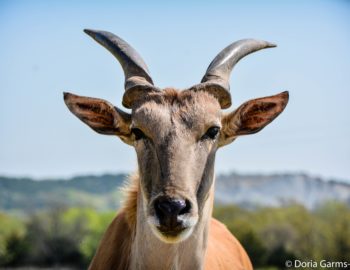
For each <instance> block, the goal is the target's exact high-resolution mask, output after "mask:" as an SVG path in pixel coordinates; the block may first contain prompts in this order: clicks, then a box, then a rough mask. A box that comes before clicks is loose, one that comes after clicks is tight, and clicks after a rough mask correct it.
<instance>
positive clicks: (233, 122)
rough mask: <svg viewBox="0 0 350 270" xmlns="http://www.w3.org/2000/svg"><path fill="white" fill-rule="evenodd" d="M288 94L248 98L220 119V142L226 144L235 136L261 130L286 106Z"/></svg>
mask: <svg viewBox="0 0 350 270" xmlns="http://www.w3.org/2000/svg"><path fill="white" fill-rule="evenodd" d="M288 98H289V94H288V92H287V91H285V92H282V93H280V94H277V95H274V96H269V97H263V98H258V99H253V100H249V101H247V102H245V103H243V104H242V105H241V106H240V107H239V108H238V109H237V110H235V111H233V112H232V113H229V114H228V115H225V116H224V118H223V120H222V126H223V127H222V132H221V140H222V142H221V144H222V145H224V144H227V143H229V142H230V141H232V140H234V139H235V138H236V137H237V136H241V135H248V134H253V133H256V132H258V131H260V130H262V129H263V128H264V127H265V126H267V125H268V124H269V123H271V122H272V121H273V120H274V119H275V118H276V117H277V116H278V115H279V114H280V113H281V112H282V111H283V110H284V108H285V107H286V106H287V103H288Z"/></svg>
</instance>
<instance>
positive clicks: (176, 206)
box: [154, 197, 190, 216]
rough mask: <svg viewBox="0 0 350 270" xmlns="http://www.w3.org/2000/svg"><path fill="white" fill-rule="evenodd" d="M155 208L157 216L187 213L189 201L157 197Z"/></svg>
mask: <svg viewBox="0 0 350 270" xmlns="http://www.w3.org/2000/svg"><path fill="white" fill-rule="evenodd" d="M154 206H155V210H156V213H157V215H158V216H170V215H171V216H178V215H183V214H185V213H188V212H189V210H190V203H189V201H188V200H186V201H185V200H181V199H171V198H164V197H162V198H159V199H158V200H157V201H156V202H155V205H154Z"/></svg>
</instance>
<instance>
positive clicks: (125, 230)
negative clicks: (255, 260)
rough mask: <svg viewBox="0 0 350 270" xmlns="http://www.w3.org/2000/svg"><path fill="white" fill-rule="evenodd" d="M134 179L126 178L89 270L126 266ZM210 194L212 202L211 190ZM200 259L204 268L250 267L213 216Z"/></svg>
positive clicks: (132, 226)
mask: <svg viewBox="0 0 350 270" xmlns="http://www.w3.org/2000/svg"><path fill="white" fill-rule="evenodd" d="M138 181H139V178H138V175H137V174H133V175H132V176H130V177H129V181H128V184H127V186H125V187H124V188H123V192H124V196H125V200H124V202H123V205H122V207H121V210H120V212H119V213H118V215H117V216H116V217H115V218H114V220H113V222H112V223H111V224H110V225H109V227H108V229H107V230H106V232H105V234H104V237H103V238H102V240H101V243H100V245H99V248H98V250H97V252H96V255H95V257H94V259H93V261H92V262H91V265H90V267H89V269H90V270H112V269H116V270H121V269H123V270H127V269H129V268H130V253H131V246H132V241H133V239H134V235H135V227H136V222H137V220H136V217H137V196H138V193H139V183H138ZM210 197H211V198H210V201H211V204H212V201H213V198H212V197H213V194H212V192H211V193H210ZM204 260H205V264H204V269H205V270H228V269H234V270H249V269H253V268H252V265H251V262H250V260H249V257H248V255H247V253H246V252H245V250H244V248H243V247H242V245H241V244H240V243H239V241H238V240H237V239H236V238H235V237H234V236H233V235H232V234H231V233H230V231H229V230H228V229H227V228H226V226H225V225H224V224H222V223H221V222H219V221H218V220H216V219H214V218H211V221H210V225H209V236H208V246H207V251H206V255H205V259H204ZM150 270H158V269H150ZM185 270H186V269H185Z"/></svg>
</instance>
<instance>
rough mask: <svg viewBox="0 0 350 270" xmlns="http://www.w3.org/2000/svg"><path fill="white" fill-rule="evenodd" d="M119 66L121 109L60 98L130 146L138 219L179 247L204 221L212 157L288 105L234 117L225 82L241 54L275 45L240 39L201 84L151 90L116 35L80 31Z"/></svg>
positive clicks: (271, 100)
mask: <svg viewBox="0 0 350 270" xmlns="http://www.w3.org/2000/svg"><path fill="white" fill-rule="evenodd" d="M85 32H86V33H87V34H88V35H90V36H91V37H92V38H93V39H95V40H96V41H97V42H98V43H100V44H101V45H102V46H104V47H105V48H107V49H108V50H109V51H110V52H111V53H112V54H113V55H114V56H115V57H116V58H117V60H118V61H119V62H120V64H121V66H122V68H123V70H124V75H125V93H124V96H123V105H124V106H125V107H126V108H129V109H131V113H127V112H124V111H122V110H121V109H119V108H117V107H115V106H113V105H112V104H111V103H109V102H107V101H105V100H102V99H97V98H90V97H82V96H77V95H74V94H70V93H64V100H65V103H66V105H67V106H68V108H69V110H70V111H71V112H72V113H73V114H74V115H76V116H77V117H78V118H79V119H80V120H82V121H83V122H84V123H85V124H87V125H88V126H89V127H90V128H92V129H93V130H95V131H96V132H98V133H101V134H107V135H116V136H118V137H119V138H120V139H121V140H122V141H123V142H125V143H127V144H129V145H131V146H133V147H134V148H135V150H136V154H137V159H138V171H139V177H140V183H139V185H140V190H141V194H142V196H141V199H140V200H139V202H140V204H142V206H141V205H139V204H138V207H141V208H142V215H143V219H144V220H147V224H148V225H147V226H150V228H151V229H152V231H153V233H154V234H155V235H156V236H157V237H158V238H159V239H160V240H161V241H163V242H167V243H176V242H180V241H182V240H184V239H186V238H187V237H189V236H190V235H191V233H192V232H193V230H194V229H195V228H196V225H197V224H198V223H199V222H200V220H201V219H202V218H203V215H204V213H203V212H204V211H203V208H204V206H205V204H206V202H207V201H208V198H209V197H210V194H211V190H212V186H213V181H214V180H213V179H214V161H215V153H216V151H217V149H218V148H219V147H222V146H224V145H227V144H229V143H231V142H232V141H234V140H235V139H236V138H237V137H238V136H241V135H248V134H253V133H256V132H258V131H260V130H261V129H263V128H264V127H265V126H266V125H267V124H269V123H270V122H271V121H272V120H273V119H275V118H276V117H277V116H278V115H279V114H280V113H281V112H282V111H283V110H284V108H285V107H286V105H287V102H288V92H282V93H280V94H277V95H275V96H269V97H263V98H258V99H253V100H250V101H247V102H245V103H244V104H242V105H241V106H240V107H238V108H237V109H236V110H234V111H233V112H231V113H227V114H226V113H223V112H222V109H225V108H228V107H230V106H231V95H230V91H229V88H230V87H229V77H230V73H231V71H232V69H233V67H234V66H235V64H236V63H237V62H238V61H239V60H240V59H241V58H243V57H244V56H246V55H248V54H250V53H252V52H255V51H258V50H260V49H264V48H271V47H275V45H274V44H271V43H268V42H265V41H260V40H253V39H245V40H240V41H237V42H235V43H232V44H231V45H229V46H228V47H226V48H225V49H223V50H222V51H221V52H220V53H219V54H218V55H217V56H216V57H215V58H214V60H213V61H212V62H211V64H210V65H209V67H208V69H207V71H206V73H205V75H204V77H203V79H202V81H201V83H199V84H197V85H195V86H193V87H191V88H188V89H185V90H183V91H177V90H174V89H164V90H161V89H159V88H157V87H155V86H154V85H153V81H152V78H151V76H150V74H149V71H148V68H147V66H146V64H145V63H144V61H143V60H142V58H141V57H140V56H139V54H138V53H137V52H136V51H135V50H134V49H133V48H132V47H131V46H130V45H129V44H128V43H126V42H125V41H124V40H122V39H121V38H119V37H118V36H116V35H114V34H112V33H109V32H105V31H94V30H85Z"/></svg>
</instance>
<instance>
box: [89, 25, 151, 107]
mask: <svg viewBox="0 0 350 270" xmlns="http://www.w3.org/2000/svg"><path fill="white" fill-rule="evenodd" d="M84 32H85V33H86V34H88V35H89V36H91V37H92V38H93V39H94V40H96V41H97V42H98V43H100V44H101V45H102V46H103V47H105V48H106V49H107V50H109V51H110V52H111V53H112V54H113V55H114V57H115V58H117V60H118V61H119V63H120V65H121V66H122V68H123V71H124V76H125V84H124V87H125V93H124V96H123V105H124V106H125V107H126V108H131V106H132V103H133V102H134V101H135V99H137V98H139V97H140V96H142V95H143V94H145V93H148V92H150V91H158V89H157V88H156V87H154V86H153V81H152V78H151V76H150V74H149V71H148V68H147V66H146V64H145V62H144V61H143V59H142V58H141V56H140V55H139V54H138V53H137V52H136V50H135V49H134V48H133V47H131V46H130V45H129V44H128V43H127V42H126V41H124V40H123V39H121V38H120V37H118V36H116V35H114V34H112V33H110V32H107V31H96V30H91V29H84Z"/></svg>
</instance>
